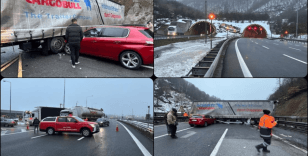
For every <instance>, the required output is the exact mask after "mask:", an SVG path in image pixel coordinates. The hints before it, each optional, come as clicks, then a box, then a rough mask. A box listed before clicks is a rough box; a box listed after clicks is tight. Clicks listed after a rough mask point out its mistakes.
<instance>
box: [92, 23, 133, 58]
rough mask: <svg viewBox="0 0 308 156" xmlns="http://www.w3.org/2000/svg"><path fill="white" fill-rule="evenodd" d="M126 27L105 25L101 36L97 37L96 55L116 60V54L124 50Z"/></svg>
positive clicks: (127, 33)
mask: <svg viewBox="0 0 308 156" xmlns="http://www.w3.org/2000/svg"><path fill="white" fill-rule="evenodd" d="M128 35H129V29H128V28H118V27H105V28H104V29H103V30H102V33H101V36H99V37H98V38H97V43H98V44H97V48H98V51H97V55H98V56H99V57H105V58H109V59H113V60H116V59H117V58H118V55H119V54H120V53H121V52H122V51H123V50H125V45H126V37H127V36H128Z"/></svg>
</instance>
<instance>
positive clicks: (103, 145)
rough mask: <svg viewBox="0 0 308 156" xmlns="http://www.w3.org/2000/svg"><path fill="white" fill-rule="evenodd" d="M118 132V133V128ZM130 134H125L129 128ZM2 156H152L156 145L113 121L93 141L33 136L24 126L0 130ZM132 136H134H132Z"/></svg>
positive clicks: (78, 137)
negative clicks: (117, 129) (117, 127)
mask: <svg viewBox="0 0 308 156" xmlns="http://www.w3.org/2000/svg"><path fill="white" fill-rule="evenodd" d="M117 124H118V126H119V131H118V132H116V125H117ZM124 126H125V127H126V128H127V129H128V130H129V131H130V132H128V130H126V128H125V127H124ZM1 129H2V130H1V155H2V156H12V155H14V156H19V155H41V156H55V155H59V156H60V155H76V156H77V155H89V156H92V155H98V156H100V155H101V156H105V155H134V156H142V155H149V156H150V155H153V141H152V140H150V139H148V138H147V137H145V136H143V135H142V134H141V133H140V132H138V131H137V130H135V129H134V128H132V127H130V126H128V125H126V124H123V125H122V124H120V123H119V122H117V121H116V120H110V125H109V127H101V128H100V132H98V133H95V134H94V135H93V136H92V137H83V136H82V135H81V134H79V133H63V134H62V135H59V134H57V133H56V134H55V135H46V133H45V132H40V133H39V134H34V132H33V126H31V127H30V130H26V127H25V126H24V125H18V126H15V127H14V128H11V127H9V128H8V127H1ZM132 135H133V136H132Z"/></svg>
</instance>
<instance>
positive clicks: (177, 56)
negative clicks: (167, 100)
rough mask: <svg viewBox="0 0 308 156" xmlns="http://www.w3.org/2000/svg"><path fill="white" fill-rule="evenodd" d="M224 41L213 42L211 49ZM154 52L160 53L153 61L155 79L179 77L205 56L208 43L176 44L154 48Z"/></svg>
mask: <svg viewBox="0 0 308 156" xmlns="http://www.w3.org/2000/svg"><path fill="white" fill-rule="evenodd" d="M224 39H225V38H219V39H216V40H213V47H215V45H217V44H218V43H219V42H220V41H222V40H224ZM161 50H162V51H161ZM154 51H161V55H160V57H159V58H156V59H154V66H155V68H154V74H155V75H156V76H157V77H181V76H185V75H186V74H187V73H188V72H189V71H190V70H191V68H192V67H193V66H195V65H196V64H197V63H198V61H200V60H201V59H202V58H203V57H205V56H206V55H207V53H208V52H209V51H210V41H208V43H207V44H206V45H205V43H204V39H200V40H193V41H187V42H178V43H173V44H170V45H166V46H161V47H157V48H154Z"/></svg>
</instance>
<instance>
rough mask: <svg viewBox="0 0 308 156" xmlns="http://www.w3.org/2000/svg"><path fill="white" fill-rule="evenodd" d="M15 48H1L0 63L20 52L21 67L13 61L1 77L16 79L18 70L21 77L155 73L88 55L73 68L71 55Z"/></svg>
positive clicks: (150, 67) (125, 75)
mask: <svg viewBox="0 0 308 156" xmlns="http://www.w3.org/2000/svg"><path fill="white" fill-rule="evenodd" d="M14 48H15V52H13V48H12V47H5V48H1V52H3V53H1V64H3V63H6V62H7V61H10V60H11V59H13V58H14V57H16V56H18V54H19V53H22V55H21V56H22V57H21V58H22V59H21V64H22V66H21V67H20V66H19V60H18V61H16V62H15V63H13V64H12V65H11V66H9V67H8V68H7V69H5V70H4V71H3V72H2V73H1V75H2V76H3V77H7V78H9V77H10V78H11V77H17V76H18V69H22V77H151V76H152V75H153V72H154V71H153V65H150V66H143V67H140V68H139V69H138V70H130V69H126V68H124V67H123V66H122V65H121V63H120V62H118V61H113V60H109V59H105V58H99V57H93V56H89V55H80V57H79V62H80V64H79V65H76V68H75V69H74V68H72V63H71V62H70V61H71V58H70V55H65V54H63V53H59V54H50V55H48V56H42V55H41V54H40V52H39V51H33V52H23V51H21V50H20V49H18V46H14Z"/></svg>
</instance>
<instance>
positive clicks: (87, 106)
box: [86, 95, 93, 107]
mask: <svg viewBox="0 0 308 156" xmlns="http://www.w3.org/2000/svg"><path fill="white" fill-rule="evenodd" d="M88 97H93V95H91V96H88ZM88 97H87V98H86V107H88Z"/></svg>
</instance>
